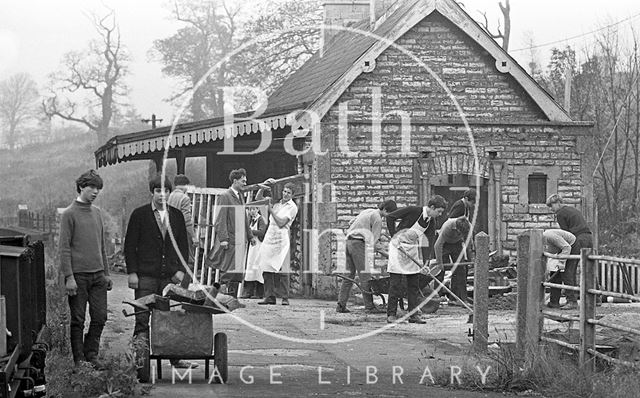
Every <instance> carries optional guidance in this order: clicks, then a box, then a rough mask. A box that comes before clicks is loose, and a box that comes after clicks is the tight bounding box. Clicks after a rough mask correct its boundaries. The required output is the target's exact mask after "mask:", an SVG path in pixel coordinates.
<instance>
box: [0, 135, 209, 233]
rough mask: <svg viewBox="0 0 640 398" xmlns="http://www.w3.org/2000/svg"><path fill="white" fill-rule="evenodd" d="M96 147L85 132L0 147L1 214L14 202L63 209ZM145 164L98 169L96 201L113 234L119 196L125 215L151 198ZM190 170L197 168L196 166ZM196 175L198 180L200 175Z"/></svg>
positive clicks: (171, 172) (13, 206)
mask: <svg viewBox="0 0 640 398" xmlns="http://www.w3.org/2000/svg"><path fill="white" fill-rule="evenodd" d="M95 148H96V144H95V140H94V136H93V135H90V134H86V133H85V134H82V135H77V136H73V137H70V138H65V139H62V140H60V141H57V142H53V143H46V144H34V145H29V146H26V147H23V148H19V149H15V150H0V216H4V217H6V216H15V214H16V210H17V205H18V204H27V205H28V206H29V209H30V210H34V211H47V210H52V209H55V208H57V207H66V206H67V205H68V204H69V203H70V202H71V201H72V200H73V199H74V198H75V196H76V192H75V183H74V181H75V179H76V178H77V177H78V176H79V175H80V174H81V173H83V172H84V171H86V170H87V169H91V168H95V160H94V157H93V151H94V150H95ZM193 164H194V161H190V162H189V165H193ZM196 164H197V163H196ZM148 166H149V163H148V162H146V161H135V162H130V163H120V164H117V165H113V166H109V167H106V168H101V169H99V170H98V173H99V174H100V175H101V176H102V178H103V180H104V183H105V186H104V189H103V190H102V192H101V193H100V195H99V196H98V199H97V200H96V205H97V206H99V207H101V208H102V209H103V210H105V211H106V212H107V214H108V221H109V222H108V226H109V229H111V230H113V232H117V231H119V225H120V220H121V217H122V198H123V196H126V201H127V206H126V207H127V208H126V215H125V217H128V214H129V213H130V212H131V210H132V209H134V208H135V207H137V206H140V205H142V204H143V203H146V202H147V201H148V200H149V199H150V194H149V190H148V185H147V178H148ZM192 170H198V171H199V167H192ZM167 173H168V174H169V175H170V176H173V175H174V174H175V163H174V162H170V163H169V165H168V166H167ZM203 173H204V170H202V173H198V174H203ZM195 177H196V178H192V179H194V180H195V181H194V182H196V183H197V181H199V180H203V179H204V177H203V176H200V175H198V176H195Z"/></svg>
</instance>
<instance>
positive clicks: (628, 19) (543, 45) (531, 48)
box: [509, 12, 640, 53]
mask: <svg viewBox="0 0 640 398" xmlns="http://www.w3.org/2000/svg"><path fill="white" fill-rule="evenodd" d="M639 16H640V12H639V13H637V14H633V15H631V16H630V17H627V18H624V19H621V20H619V21H617V22H614V23H611V24H609V25H607V26H604V27H602V28H598V29H594V30H592V31H590V32H587V33H582V34H579V35H575V36H571V37H567V38H564V39H561V40H554V41H550V42H547V43H543V44H536V45H535V46H529V47H522V48H517V49H515V50H510V51H509V52H510V53H515V52H519V51H525V50H533V49H536V48H541V47H547V46H551V45H553V44H558V43H564V42H567V41H570V40H575V39H579V38H581V37H585V36H589V35H592V34H594V33H598V32H600V31H603V30H607V29H610V28H613V27H614V26H617V25H620V24H623V23H625V22H628V21H632V20H634V19H635V18H637V17H639Z"/></svg>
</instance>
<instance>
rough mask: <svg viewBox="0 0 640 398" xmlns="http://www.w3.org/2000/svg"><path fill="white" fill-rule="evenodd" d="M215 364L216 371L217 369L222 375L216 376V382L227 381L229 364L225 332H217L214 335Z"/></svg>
mask: <svg viewBox="0 0 640 398" xmlns="http://www.w3.org/2000/svg"><path fill="white" fill-rule="evenodd" d="M213 366H214V372H215V371H216V370H215V369H217V373H218V374H219V375H220V377H216V380H215V381H216V383H226V382H227V377H228V376H229V369H228V364H227V335H226V334H225V333H216V335H215V336H213ZM220 379H222V380H220Z"/></svg>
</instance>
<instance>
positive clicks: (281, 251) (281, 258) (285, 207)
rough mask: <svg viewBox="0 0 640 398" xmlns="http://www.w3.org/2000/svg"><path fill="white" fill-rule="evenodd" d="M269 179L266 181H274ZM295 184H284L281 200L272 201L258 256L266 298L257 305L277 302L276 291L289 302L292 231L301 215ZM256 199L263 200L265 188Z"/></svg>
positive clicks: (287, 303)
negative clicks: (294, 193)
mask: <svg viewBox="0 0 640 398" xmlns="http://www.w3.org/2000/svg"><path fill="white" fill-rule="evenodd" d="M273 182H274V180H273V179H271V178H270V179H268V180H267V181H265V184H273ZM294 189H295V185H293V184H292V183H287V184H285V186H284V188H283V189H282V199H281V200H280V201H279V202H278V203H276V204H275V205H272V204H269V209H268V212H269V227H268V228H267V233H266V234H265V235H264V240H263V241H262V245H261V246H260V251H259V254H258V257H259V258H260V263H261V266H262V276H263V278H264V301H261V302H259V303H258V304H262V305H265V304H267V305H273V304H276V290H280V292H279V293H280V296H281V297H282V305H289V272H290V251H291V243H290V236H289V230H290V228H291V224H293V220H294V219H295V218H296V215H297V214H298V206H297V205H296V204H295V202H294V201H293V191H294ZM256 199H257V200H260V199H262V189H261V190H259V191H258V194H257V195H256Z"/></svg>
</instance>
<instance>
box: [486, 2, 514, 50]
mask: <svg viewBox="0 0 640 398" xmlns="http://www.w3.org/2000/svg"><path fill="white" fill-rule="evenodd" d="M498 6H500V12H502V20H503V22H504V30H503V28H502V26H501V23H500V20H498V26H497V28H496V33H494V32H492V31H491V29H490V28H489V19H488V18H487V13H486V12H482V11H480V13H481V14H482V16H483V17H484V23H482V27H483V28H484V29H485V30H486V31H487V33H489V35H491V37H493V38H494V39H501V40H502V48H503V49H504V50H505V51H509V38H510V36H511V5H510V4H509V0H505V2H504V4H503V3H502V1H500V2H499V3H498Z"/></svg>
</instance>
